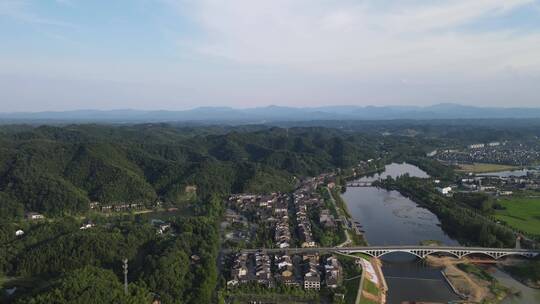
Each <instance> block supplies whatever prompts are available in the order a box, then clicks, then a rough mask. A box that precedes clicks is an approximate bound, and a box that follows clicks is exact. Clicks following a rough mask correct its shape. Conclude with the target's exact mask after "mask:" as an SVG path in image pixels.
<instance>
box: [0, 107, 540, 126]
mask: <svg viewBox="0 0 540 304" xmlns="http://www.w3.org/2000/svg"><path fill="white" fill-rule="evenodd" d="M489 118H540V108H498V107H474V106H464V105H459V104H449V103H445V104H437V105H433V106H427V107H420V106H366V107H360V106H325V107H313V108H293V107H281V106H267V107H259V108H246V109H235V108H229V107H200V108H195V109H191V110H185V111H165V110H158V111H143V110H131V109H124V110H110V111H101V110H76V111H62V112H14V113H0V122H3V123H16V122H47V121H50V122H111V123H135V122H201V123H204V122H213V123H269V122H283V121H315V120H319V121H320V120H390V119H411V120H426V119H489Z"/></svg>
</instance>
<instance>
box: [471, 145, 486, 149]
mask: <svg viewBox="0 0 540 304" xmlns="http://www.w3.org/2000/svg"><path fill="white" fill-rule="evenodd" d="M485 146H486V145H484V144H473V145H470V146H469V149H481V148H483V147H485Z"/></svg>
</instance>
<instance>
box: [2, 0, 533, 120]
mask: <svg viewBox="0 0 540 304" xmlns="http://www.w3.org/2000/svg"><path fill="white" fill-rule="evenodd" d="M442 102H454V103H461V104H467V105H494V106H540V1H538V0H453V1H444V0H429V1H428V0H395V1H394V0H364V1H362V0H356V1H353V0H221V1H220V0H92V1H90V0H56V1H54V0H0V111H2V112H11V111H42V110H68V109H90V108H91V109H118V108H135V109H171V110H172V109H187V108H193V107H197V106H233V107H253V106H264V105H269V104H275V105H291V106H319V105H338V104H339V105H344V104H350V105H405V104H407V105H430V104H436V103H442Z"/></svg>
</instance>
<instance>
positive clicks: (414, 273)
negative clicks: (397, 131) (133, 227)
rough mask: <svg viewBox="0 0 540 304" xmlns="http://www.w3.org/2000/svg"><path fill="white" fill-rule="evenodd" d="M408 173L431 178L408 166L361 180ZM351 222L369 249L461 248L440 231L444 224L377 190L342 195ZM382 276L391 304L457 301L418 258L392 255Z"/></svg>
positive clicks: (352, 190)
mask: <svg viewBox="0 0 540 304" xmlns="http://www.w3.org/2000/svg"><path fill="white" fill-rule="evenodd" d="M405 173H408V174H409V175H411V176H415V177H421V178H427V177H429V176H428V175H427V174H426V173H425V172H424V171H422V170H420V169H419V168H418V167H416V166H413V165H410V164H395V163H394V164H390V165H387V166H386V167H385V170H384V172H382V173H380V174H375V175H373V176H368V177H363V178H361V179H359V181H362V182H369V181H373V180H377V179H379V178H386V176H392V177H393V178H396V177H398V176H400V175H403V174H405ZM343 198H344V200H345V202H346V203H347V207H348V208H349V211H350V212H351V215H352V216H353V218H354V219H355V220H356V221H358V222H360V224H361V225H362V227H363V230H365V231H366V232H365V236H366V238H367V240H368V242H369V243H370V244H371V245H416V244H419V243H420V242H421V241H424V240H437V241H440V242H442V243H444V244H445V245H457V244H458V243H457V242H456V241H455V240H453V239H452V238H450V237H449V236H448V235H446V234H445V233H444V231H442V229H441V228H440V227H439V225H440V222H439V220H438V219H437V216H435V215H434V214H433V213H431V212H430V211H429V210H427V209H424V208H421V207H418V206H417V205H416V203H415V202H413V201H411V200H410V199H408V198H406V197H404V196H402V195H401V194H400V193H399V192H397V191H386V190H383V189H378V188H375V187H363V188H362V187H359V188H353V187H350V188H348V189H347V192H345V193H344V194H343ZM382 260H383V264H384V265H383V272H384V275H385V277H386V281H387V283H388V288H389V291H388V303H390V304H393V303H401V302H402V301H411V300H416V301H433V302H435V301H439V302H443V301H445V302H446V301H451V300H457V299H458V297H457V296H456V295H455V294H454V293H453V292H452V290H451V289H450V288H449V286H448V285H447V283H446V281H445V280H444V278H443V277H442V275H441V273H440V269H437V268H433V267H429V266H427V265H425V264H424V263H423V262H422V261H420V260H418V259H417V258H416V257H414V256H411V255H408V254H400V253H394V254H389V255H386V256H383V257H382Z"/></svg>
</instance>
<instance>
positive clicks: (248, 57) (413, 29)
mask: <svg viewBox="0 0 540 304" xmlns="http://www.w3.org/2000/svg"><path fill="white" fill-rule="evenodd" d="M167 2H168V3H169V4H171V3H173V4H174V5H175V7H176V9H178V10H179V11H181V12H182V14H183V15H189V16H190V17H191V18H194V19H195V20H196V21H197V22H198V24H199V26H200V27H201V29H202V30H203V33H204V35H205V36H204V38H203V39H201V37H197V39H196V40H193V41H189V43H190V45H194V47H195V48H196V49H197V50H198V51H199V52H201V53H203V54H206V55H209V56H216V57H219V58H225V59H227V60H231V61H234V62H237V63H242V64H249V65H261V66H270V67H286V68H292V69H300V70H303V71H311V72H315V73H339V74H343V73H348V74H354V75H356V76H358V77H377V76H379V77H386V76H389V75H391V74H401V75H403V76H407V75H408V74H415V75H417V76H418V75H419V76H425V77H430V76H433V75H434V74H437V75H442V74H446V75H452V74H456V75H459V74H461V75H467V77H472V76H474V75H477V76H478V77H488V76H490V75H493V74H492V73H494V72H503V71H504V70H505V69H507V67H508V66H511V67H513V68H515V69H521V68H528V69H530V67H531V66H532V67H537V65H538V63H539V60H540V59H539V57H540V56H537V55H536V54H539V53H540V35H539V33H538V32H529V33H521V34H520V33H515V32H511V31H510V30H507V31H490V32H483V33H471V32H466V31H463V30H461V31H460V30H458V27H460V26H463V25H467V24H469V23H472V22H475V21H478V20H480V19H481V18H485V17H498V18H504V17H505V16H506V15H508V14H511V13H512V12H513V11H514V10H515V9H517V8H521V7H525V6H527V5H530V4H534V0H474V1H471V0H455V1H437V2H434V1H407V0H405V1H394V2H393V3H390V4H388V3H389V2H388V1H385V3H386V4H387V5H385V6H382V5H381V4H380V1H362V2H354V1H326V0H296V1H286V0H270V1H262V0H261V1H252V0H227V1H219V0H197V1H171V0H168V1H167ZM426 3H427V4H426ZM187 4H189V5H187Z"/></svg>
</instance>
